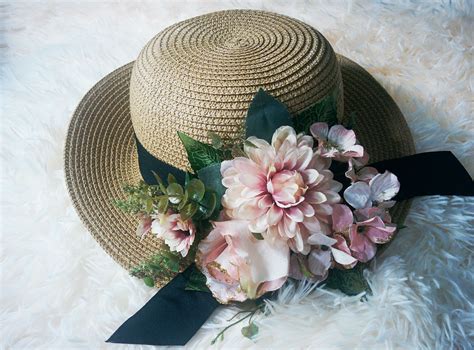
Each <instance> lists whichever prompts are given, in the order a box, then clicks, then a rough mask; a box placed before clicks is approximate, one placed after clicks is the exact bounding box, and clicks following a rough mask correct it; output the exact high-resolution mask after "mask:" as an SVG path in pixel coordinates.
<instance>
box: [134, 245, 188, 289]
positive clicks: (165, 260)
mask: <svg viewBox="0 0 474 350" xmlns="http://www.w3.org/2000/svg"><path fill="white" fill-rule="evenodd" d="M181 259H182V258H181V256H180V255H178V254H177V253H174V252H167V251H162V252H160V253H159V254H156V255H153V256H152V257H151V258H150V259H148V260H147V261H144V262H142V263H141V264H140V265H138V266H136V267H134V268H132V269H131V270H130V274H131V275H132V276H135V277H138V278H141V279H143V282H145V284H146V285H147V286H148V287H153V286H154V285H155V281H156V280H157V279H158V278H159V277H160V276H162V275H163V274H169V273H170V272H173V273H177V272H179V263H180V261H181Z"/></svg>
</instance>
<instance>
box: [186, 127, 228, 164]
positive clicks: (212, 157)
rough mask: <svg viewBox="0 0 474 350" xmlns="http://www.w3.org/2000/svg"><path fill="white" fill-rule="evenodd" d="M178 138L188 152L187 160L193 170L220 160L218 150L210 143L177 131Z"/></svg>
mask: <svg viewBox="0 0 474 350" xmlns="http://www.w3.org/2000/svg"><path fill="white" fill-rule="evenodd" d="M178 135H179V138H180V139H181V142H182V143H183V145H184V148H185V149H186V152H187V153H188V160H189V163H190V164H191V168H193V170H194V171H195V172H197V171H199V170H200V169H202V168H205V167H207V166H209V165H211V164H214V163H220V162H221V156H220V152H219V151H218V150H216V149H215V148H214V147H212V146H211V145H207V144H205V143H202V142H199V141H197V140H194V139H193V138H191V137H189V136H188V135H186V134H184V133H182V132H179V131H178Z"/></svg>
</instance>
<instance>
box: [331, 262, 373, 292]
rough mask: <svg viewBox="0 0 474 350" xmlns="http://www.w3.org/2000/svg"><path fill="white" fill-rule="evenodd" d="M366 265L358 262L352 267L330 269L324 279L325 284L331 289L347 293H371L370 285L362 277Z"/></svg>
mask: <svg viewBox="0 0 474 350" xmlns="http://www.w3.org/2000/svg"><path fill="white" fill-rule="evenodd" d="M366 267H367V264H363V263H358V264H357V265H356V266H355V267H354V268H353V269H348V270H340V269H331V270H329V275H328V278H327V279H326V286H327V287H329V288H331V289H339V290H340V291H341V292H343V293H345V294H347V295H357V294H359V293H362V292H366V293H368V294H371V293H372V291H371V289H370V286H369V284H368V283H367V280H366V279H365V277H364V269H365V268H366Z"/></svg>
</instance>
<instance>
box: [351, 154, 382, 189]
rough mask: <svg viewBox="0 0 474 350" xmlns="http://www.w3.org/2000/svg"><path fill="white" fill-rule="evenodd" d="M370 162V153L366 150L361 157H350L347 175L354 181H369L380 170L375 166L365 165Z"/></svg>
mask: <svg viewBox="0 0 474 350" xmlns="http://www.w3.org/2000/svg"><path fill="white" fill-rule="evenodd" d="M368 162H369V155H368V154H367V152H366V151H365V150H364V154H363V156H362V157H360V158H349V160H348V162H347V163H348V168H347V171H346V172H345V175H346V177H347V178H348V179H350V180H351V182H352V183H354V182H356V181H364V182H367V183H368V182H369V181H370V180H371V179H372V178H373V177H374V176H375V175H377V174H378V173H379V172H378V171H377V169H375V168H374V167H370V166H365V165H366V164H367V163H368Z"/></svg>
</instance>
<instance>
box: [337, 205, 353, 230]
mask: <svg viewBox="0 0 474 350" xmlns="http://www.w3.org/2000/svg"><path fill="white" fill-rule="evenodd" d="M353 223H354V216H353V215H352V211H351V210H350V209H349V207H348V206H347V205H344V204H335V205H334V206H333V209H332V228H333V230H334V231H335V232H344V231H347V230H348V229H349V227H350V226H351V225H352V224H353Z"/></svg>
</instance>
